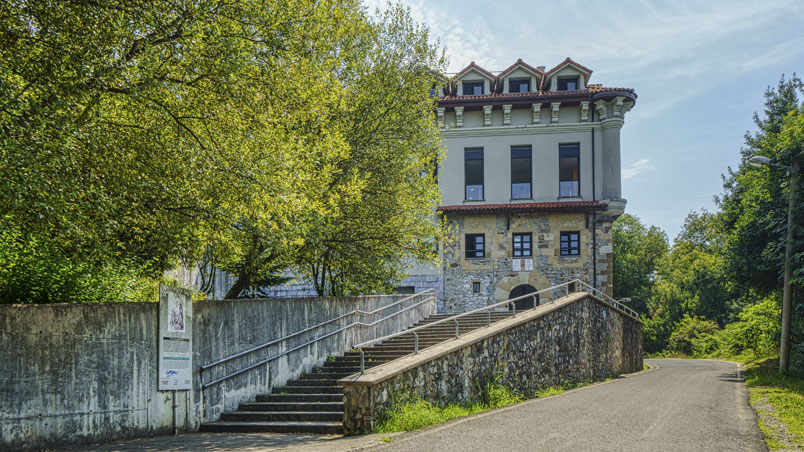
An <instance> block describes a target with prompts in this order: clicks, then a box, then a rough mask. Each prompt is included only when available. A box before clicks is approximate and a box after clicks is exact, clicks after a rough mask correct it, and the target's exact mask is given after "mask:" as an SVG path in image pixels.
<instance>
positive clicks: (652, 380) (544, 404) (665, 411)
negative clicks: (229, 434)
mask: <svg viewBox="0 0 804 452" xmlns="http://www.w3.org/2000/svg"><path fill="white" fill-rule="evenodd" d="M646 361H647V362H648V363H652V364H654V365H655V366H656V367H657V368H656V369H655V370H652V371H648V372H642V373H640V374H637V375H634V376H631V377H627V378H620V379H616V380H613V381H610V382H607V383H603V384H599V385H594V386H589V387H586V388H581V389H578V390H576V391H572V392H569V393H565V394H562V395H560V396H557V397H551V398H546V399H538V400H534V401H530V402H526V403H523V404H519V405H516V406H512V407H508V408H506V409H503V410H498V411H494V412H489V413H483V414H481V415H478V416H474V417H470V418H466V419H463V420H458V421H455V422H451V423H447V424H444V425H441V426H436V427H431V428H429V429H425V430H423V431H421V432H417V433H410V434H407V435H402V436H400V437H397V438H395V439H394V441H392V442H391V443H388V444H387V445H383V446H380V447H377V448H372V449H371V450H378V451H382V452H392V451H394V452H396V451H398V452H403V451H411V452H413V451H432V452H436V451H529V452H533V451H618V452H620V451H672V452H687V451H706V452H711V451H766V450H767V448H766V447H765V443H764V441H763V439H762V433H761V432H760V430H759V428H758V427H757V420H756V415H755V414H754V412H753V410H752V409H751V407H750V406H749V404H748V390H747V389H746V387H745V385H744V384H743V383H742V380H741V374H740V372H739V368H738V366H737V364H734V363H728V362H721V361H710V360H672V359H662V360H646Z"/></svg>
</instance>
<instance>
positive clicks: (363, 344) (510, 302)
mask: <svg viewBox="0 0 804 452" xmlns="http://www.w3.org/2000/svg"><path fill="white" fill-rule="evenodd" d="M576 281H578V280H577V279H576V280H573V281H568V282H565V283H562V284H557V285H555V286H552V287H548V288H547V289H542V290H537V291H536V292H531V293H528V294H525V295H522V296H519V297H515V298H511V299H508V300H505V301H501V302H499V303H494V304H491V305H488V306H484V307H482V308H477V309H473V310H471V311H467V312H462V313H460V314H455V315H453V316H450V317H446V318H444V319H441V320H436V321H435V322H433V323H428V324H426V325H422V326H417V327H415V328H410V329H407V330H405V331H400V332H398V333H393V334H389V335H386V336H383V337H378V338H376V339H372V340H369V341H365V342H361V343H359V344H355V345H354V346H353V347H352V348H353V349H357V350H358V351H359V352H360V373H361V374H362V373H364V372H365V370H366V365H365V352H364V351H363V347H367V346H370V345H372V344H376V343H377V342H382V341H386V340H388V339H393V338H395V337H399V336H404V335H407V334H411V333H412V334H413V337H414V340H415V346H414V354H418V353H419V350H418V343H419V341H418V339H419V337H418V332H419V331H421V330H423V329H426V328H430V327H432V326H435V325H440V324H443V323H448V322H455V338H456V339H457V338H458V337H460V331H459V323H458V319H460V318H461V317H466V316H469V315H472V314H477V313H480V312H484V311H485V312H487V313H488V321H487V324H486V326H487V327H488V326H491V310H492V309H494V308H497V307H501V306H503V305H508V306H509V309H510V310H511V317H516V304H515V302H516V301H519V300H522V299H525V298H528V297H533V296H535V295H539V294H540V293H542V292H547V291H552V290H556V289H560V288H562V287H566V288H567V295H569V293H570V287H569V286H570V285H571V284H573V283H574V282H576ZM554 301H555V299H553V300H551V303H552V302H554ZM536 307H538V305H537V304H536V303H534V309H535V308H536Z"/></svg>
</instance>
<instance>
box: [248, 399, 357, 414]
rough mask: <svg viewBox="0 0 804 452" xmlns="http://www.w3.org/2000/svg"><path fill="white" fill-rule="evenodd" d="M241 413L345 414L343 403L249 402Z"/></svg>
mask: <svg viewBox="0 0 804 452" xmlns="http://www.w3.org/2000/svg"><path fill="white" fill-rule="evenodd" d="M238 410H240V411H335V412H340V413H343V402H248V403H241V404H240V406H239V407H238Z"/></svg>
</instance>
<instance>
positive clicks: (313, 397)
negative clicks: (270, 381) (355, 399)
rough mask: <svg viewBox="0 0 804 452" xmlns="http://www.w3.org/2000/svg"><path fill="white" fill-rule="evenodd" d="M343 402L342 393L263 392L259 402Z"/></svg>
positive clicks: (258, 397)
mask: <svg viewBox="0 0 804 452" xmlns="http://www.w3.org/2000/svg"><path fill="white" fill-rule="evenodd" d="M321 402H337V403H343V394H342V393H334V392H333V393H294V394H279V393H277V394H261V395H258V396H257V403H321Z"/></svg>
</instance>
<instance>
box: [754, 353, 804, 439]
mask: <svg viewBox="0 0 804 452" xmlns="http://www.w3.org/2000/svg"><path fill="white" fill-rule="evenodd" d="M777 365H778V361H777V360H775V359H769V360H765V361H762V362H756V363H751V364H749V365H748V366H747V367H746V371H745V383H746V385H748V387H749V389H750V391H751V405H752V406H755V407H756V404H757V403H759V404H769V405H770V406H772V407H773V411H772V412H765V413H764V414H766V415H768V416H771V417H773V418H775V419H777V420H779V421H781V422H782V423H784V424H785V427H786V430H787V434H788V435H789V436H788V438H787V441H788V442H789V443H790V444H791V445H795V446H799V447H802V446H804V375H781V374H779V372H778V371H777ZM759 427H760V429H761V430H762V432H763V434H764V435H765V439H766V442H767V444H768V447H770V448H771V449H781V448H783V447H784V445H783V444H781V443H780V442H779V441H778V438H777V437H776V436H777V433H776V432H774V431H772V430H771V429H768V428H767V427H766V426H765V425H764V424H763V423H762V421H761V420H760V421H759Z"/></svg>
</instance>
